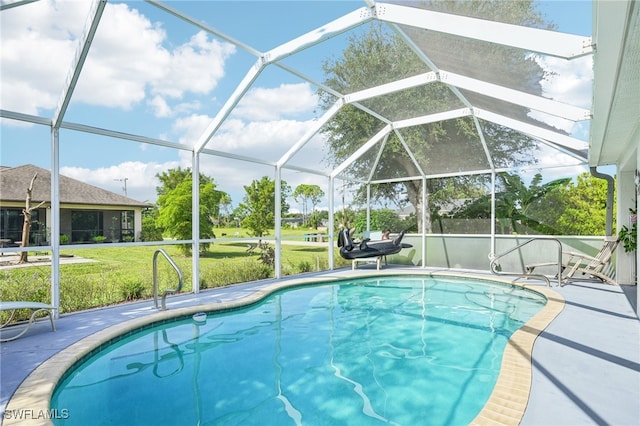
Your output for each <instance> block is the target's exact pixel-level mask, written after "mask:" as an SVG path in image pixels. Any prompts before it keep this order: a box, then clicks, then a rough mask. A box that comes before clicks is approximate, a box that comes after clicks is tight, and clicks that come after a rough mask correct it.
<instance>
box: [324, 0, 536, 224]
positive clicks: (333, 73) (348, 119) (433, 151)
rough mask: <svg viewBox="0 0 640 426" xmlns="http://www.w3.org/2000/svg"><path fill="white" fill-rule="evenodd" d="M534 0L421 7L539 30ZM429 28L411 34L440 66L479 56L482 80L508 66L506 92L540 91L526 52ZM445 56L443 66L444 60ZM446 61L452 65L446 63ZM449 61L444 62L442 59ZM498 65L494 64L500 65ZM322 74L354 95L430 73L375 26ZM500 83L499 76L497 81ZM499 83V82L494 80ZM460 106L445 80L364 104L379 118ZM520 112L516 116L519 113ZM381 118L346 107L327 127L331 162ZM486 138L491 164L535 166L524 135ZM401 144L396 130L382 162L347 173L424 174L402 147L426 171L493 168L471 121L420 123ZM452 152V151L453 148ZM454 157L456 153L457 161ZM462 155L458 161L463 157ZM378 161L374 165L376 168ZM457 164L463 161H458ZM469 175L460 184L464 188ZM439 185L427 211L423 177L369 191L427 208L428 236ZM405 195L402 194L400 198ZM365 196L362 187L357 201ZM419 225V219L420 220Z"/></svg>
mask: <svg viewBox="0 0 640 426" xmlns="http://www.w3.org/2000/svg"><path fill="white" fill-rule="evenodd" d="M534 5H535V4H534V2H533V1H518V2H493V1H490V0H482V1H474V2H433V1H427V2H424V4H423V6H424V7H428V8H431V9H443V10H444V9H448V10H449V11H452V12H454V13H458V14H466V15H470V16H478V17H486V16H489V15H491V16H498V20H500V21H503V22H507V23H514V24H526V25H530V26H539V27H540V26H542V25H543V20H542V18H541V15H540V14H539V13H538V12H536V11H535V9H534ZM425 33H426V32H424V31H418V30H416V31H412V30H410V29H407V34H408V35H409V36H410V37H411V38H412V41H414V42H415V44H416V46H418V47H419V48H421V49H422V50H423V51H424V52H428V55H429V56H430V58H432V59H437V60H438V61H437V63H438V62H440V63H441V62H443V61H444V60H445V59H446V57H447V55H451V52H455V54H456V56H457V57H460V58H475V59H479V58H482V63H483V64H484V65H483V68H484V69H482V70H475V71H476V72H478V73H483V77H489V78H488V81H492V80H491V76H492V75H500V76H502V75H503V73H498V72H496V71H497V67H503V66H505V65H504V64H505V62H506V63H507V65H506V66H508V67H509V68H510V69H512V70H513V71H514V72H513V73H512V74H511V75H517V76H519V80H513V81H509V82H508V87H510V88H514V89H517V90H526V91H527V92H528V93H533V94H541V92H542V90H541V86H540V81H541V79H542V78H543V77H544V75H545V74H544V71H543V70H542V68H541V67H540V66H539V65H538V64H537V63H535V61H534V60H532V58H530V57H528V56H527V55H528V54H527V52H516V51H515V50H513V49H505V48H500V47H498V46H496V45H488V44H487V43H481V42H473V41H468V40H467V41H466V42H464V43H462V42H460V41H459V38H456V37H453V36H450V35H446V34H437V33H433V32H428V37H429V38H426V37H427V35H425ZM431 46H447V48H445V49H440V50H435V51H434V49H433V48H430V47H431ZM441 59H442V61H440V60H441ZM448 62H451V60H450V59H449V61H448ZM445 63H447V62H445ZM496 64H497V65H496ZM323 70H324V72H325V81H324V83H325V84H326V85H327V86H329V87H331V88H333V89H335V90H336V91H338V92H339V93H352V92H355V91H358V90H362V89H366V88H370V87H372V86H375V85H378V84H383V83H388V82H390V81H393V80H397V79H399V78H404V77H409V76H414V75H416V74H419V73H424V72H426V71H428V68H427V67H426V66H425V64H424V62H423V61H422V60H421V59H419V58H418V57H417V55H415V54H414V52H413V51H412V50H411V49H410V48H409V47H408V46H407V45H406V44H405V43H404V42H403V41H402V40H400V38H399V37H398V36H396V35H395V34H393V33H391V32H390V31H385V29H384V28H383V27H382V26H379V25H372V27H371V29H370V31H369V32H368V33H365V34H362V35H361V36H353V37H352V38H351V39H350V44H349V46H348V47H347V48H346V49H345V51H344V52H343V55H342V57H340V58H338V59H336V60H327V61H326V62H325V63H324V64H323ZM493 79H495V77H493ZM495 83H499V82H497V81H495ZM320 97H321V102H322V106H323V107H324V108H325V109H328V108H329V107H330V106H332V105H333V103H334V99H335V98H334V97H333V95H332V94H330V93H327V92H323V91H320ZM451 105H459V100H458V99H457V98H456V95H455V94H454V93H453V92H452V91H451V90H450V89H449V88H448V87H446V86H445V85H443V84H441V83H430V84H425V85H423V86H419V87H416V88H413V89H409V90H404V91H399V92H395V93H391V94H387V95H385V96H384V97H381V98H380V99H378V98H376V99H372V100H369V101H367V103H366V106H367V107H368V108H370V109H371V110H374V111H375V112H377V113H379V114H381V115H382V116H386V117H391V118H394V117H395V118H397V117H401V118H409V117H413V116H415V115H416V112H419V111H425V114H426V112H428V111H442V110H447V109H449V108H451ZM509 108H510V111H511V115H512V116H513V115H516V116H517V117H518V118H519V119H522V120H524V121H531V119H530V118H529V117H528V116H527V113H528V111H527V110H526V109H524V108H520V109H519V108H517V107H515V106H512V105H510V106H509ZM514 111H515V113H514ZM384 124H385V123H382V122H381V121H380V120H378V119H377V118H375V117H374V116H373V115H371V114H368V113H366V112H363V111H362V110H361V109H358V108H357V107H356V106H353V105H345V106H344V107H343V108H341V110H340V112H339V113H338V114H336V115H335V116H334V117H333V118H332V119H331V121H330V122H329V123H327V125H326V126H325V128H324V129H323V132H324V134H325V136H326V137H327V143H328V147H329V155H330V158H329V161H330V162H331V163H333V164H334V165H337V164H340V163H342V162H343V161H345V160H346V159H347V158H349V157H350V156H351V155H352V154H353V153H354V152H355V151H356V150H357V149H358V148H359V147H360V146H362V144H363V143H364V142H365V141H367V140H368V139H369V138H370V137H371V136H373V135H374V134H376V133H377V132H378V131H379V130H381V129H382V127H383V125H384ZM482 126H483V132H484V134H485V140H486V143H487V145H488V148H489V151H490V152H491V156H492V160H493V163H494V164H500V165H501V166H514V165H518V164H531V163H535V161H536V158H535V156H534V150H535V147H536V144H535V141H533V140H532V139H531V138H529V137H528V136H526V135H523V134H521V133H519V132H516V131H513V130H511V129H509V128H506V127H502V126H499V125H494V124H492V123H488V122H482ZM401 133H402V138H403V141H401V140H400V139H399V138H398V135H397V133H395V132H393V133H391V134H390V135H389V138H388V139H387V140H386V146H385V151H384V153H383V155H382V156H381V157H380V159H379V160H378V157H377V155H376V153H375V152H373V151H372V152H371V153H370V154H367V155H363V156H362V157H361V158H360V159H359V160H358V161H357V162H356V163H354V164H353V165H352V166H351V167H350V168H349V169H348V172H349V173H350V175H351V176H352V177H353V178H355V180H356V181H360V182H362V181H367V180H369V176H371V173H372V169H374V167H375V173H376V175H377V176H381V177H384V178H385V179H393V178H400V177H408V176H421V170H420V169H418V167H417V166H416V164H415V162H414V161H413V159H412V158H410V157H409V155H407V154H406V152H405V149H404V144H406V145H407V146H408V147H409V148H410V149H411V150H412V152H413V154H414V157H415V159H416V160H417V162H418V163H419V164H420V165H421V168H422V170H430V169H433V168H434V166H436V165H437V166H438V167H441V168H443V169H445V170H446V171H447V172H452V173H455V172H457V171H459V170H460V169H462V168H464V169H465V170H472V169H488V168H489V167H490V165H489V161H488V159H487V155H486V153H485V152H484V150H483V148H482V144H481V143H480V138H479V135H478V134H477V131H476V127H475V123H474V121H473V120H472V119H471V118H469V117H465V118H459V119H453V120H448V121H441V122H437V123H432V124H428V125H422V126H414V127H410V128H406V129H402V131H401ZM451 147H455V152H452V148H451ZM456 155H457V156H456ZM458 157H460V158H458ZM376 162H377V163H376ZM456 162H459V163H458V164H457V163H456ZM468 180H469V178H462V179H460V180H459V182H458V183H459V184H460V185H464V184H465V183H466V182H467V181H468ZM437 185H438V181H437V180H429V181H427V188H426V192H427V205H426V206H422V199H423V198H422V180H421V179H418V180H414V181H403V182H402V183H399V184H396V185H375V186H373V191H372V193H373V194H375V195H374V196H373V197H374V199H382V198H386V199H390V200H397V201H400V202H401V201H402V200H398V198H399V197H406V199H407V200H408V202H410V203H411V204H412V205H413V206H414V207H415V209H416V211H417V212H421V211H424V212H425V213H424V214H425V218H426V219H425V220H426V228H427V232H431V218H430V213H431V209H430V208H429V205H428V204H429V198H430V196H432V195H433V194H436V193H437V191H438V190H439V189H440V188H439V187H438V186H437ZM400 194H403V195H400ZM362 196H363V191H362V187H361V188H360V197H362ZM418 227H419V228H420V227H421V222H419V223H418Z"/></svg>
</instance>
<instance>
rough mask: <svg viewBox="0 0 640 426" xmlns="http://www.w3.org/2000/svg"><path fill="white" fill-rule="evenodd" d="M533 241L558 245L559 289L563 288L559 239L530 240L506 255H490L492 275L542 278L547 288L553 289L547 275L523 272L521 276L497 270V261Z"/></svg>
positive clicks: (505, 253) (506, 252)
mask: <svg viewBox="0 0 640 426" xmlns="http://www.w3.org/2000/svg"><path fill="white" fill-rule="evenodd" d="M533 241H553V242H555V243H557V244H558V275H557V276H556V277H557V278H558V287H561V286H562V243H561V242H560V240H558V239H557V238H530V239H528V240H527V241H525V242H523V243H521V244H518V245H517V246H515V247H512V248H510V249H509V250H507V251H505V252H504V253H500V254H498V255H495V254H493V253H490V254H489V259H490V262H489V269H491V273H493V274H495V275H515V276H518V277H522V278H540V279H543V280H544V281H545V282H546V283H547V287H551V282H550V280H549V277H547V276H546V275H542V274H528V273H526V272H524V271H523V272H522V273H521V274H519V273H509V272H502V271H501V270H497V269H496V261H497V260H498V259H500V258H501V257H504V256H506V255H508V254H509V253H511V252H513V251H516V250H518V249H519V248H520V247H522V246H524V245H527V244H529V243H531V242H533Z"/></svg>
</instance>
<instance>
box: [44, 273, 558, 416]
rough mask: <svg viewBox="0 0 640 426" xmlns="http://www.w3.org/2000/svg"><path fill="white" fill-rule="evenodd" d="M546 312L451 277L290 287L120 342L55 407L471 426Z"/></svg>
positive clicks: (70, 378)
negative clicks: (515, 339) (511, 348)
mask: <svg viewBox="0 0 640 426" xmlns="http://www.w3.org/2000/svg"><path fill="white" fill-rule="evenodd" d="M545 303H546V300H545V298H544V297H543V296H542V295H540V294H538V293H535V292H532V291H528V290H523V289H521V288H517V287H512V286H507V285H502V284H497V283H496V284H494V283H489V282H473V281H470V280H463V279H455V278H434V277H420V276H411V277H382V278H363V279H358V280H350V281H340V282H337V283H334V284H326V285H313V286H304V287H294V288H290V289H287V290H282V291H279V292H276V293H274V294H272V295H270V296H269V297H267V298H265V299H264V300H263V301H261V302H260V303H258V304H254V305H252V306H249V307H245V308H242V309H239V310H233V311H227V312H222V313H210V314H208V316H207V318H206V319H205V320H204V321H201V322H200V321H196V320H194V319H193V318H192V317H189V318H184V319H180V320H177V321H174V322H169V323H165V324H162V325H158V326H155V327H152V328H147V329H145V330H141V331H139V332H137V333H135V334H133V335H130V336H128V337H126V338H123V339H119V340H118V341H116V342H113V343H112V344H110V345H108V346H107V347H106V348H104V349H103V350H101V351H99V352H97V353H96V354H94V355H92V356H91V357H89V358H87V359H86V360H83V361H82V362H81V363H79V364H78V365H77V366H76V367H74V369H73V370H72V371H70V372H69V374H67V375H66V377H65V379H64V380H63V381H61V382H60V383H59V385H58V387H57V389H56V391H55V393H54V395H53V398H52V401H51V408H52V409H55V408H57V409H59V410H62V409H66V410H67V412H68V417H67V418H65V419H58V420H56V424H64V425H72V424H73V425H76V424H77V425H87V424H91V425H98V424H117V425H125V424H126V425H136V424H149V425H160V424H162V425H167V424H175V425H195V424H216V425H218V424H219V425H251V424H254V425H269V424H272V425H296V424H304V425H376V424H383V423H390V424H397V425H416V424H429V425H464V424H468V423H469V422H470V421H471V420H473V418H474V417H475V416H476V415H477V413H478V412H479V411H480V410H481V409H482V407H483V406H484V404H485V402H486V400H487V398H488V397H489V395H490V394H491V391H492V389H493V387H494V384H495V382H496V378H497V376H498V373H499V369H500V363H501V359H502V353H503V351H504V347H505V344H506V342H507V340H508V339H509V337H510V336H511V334H512V333H513V332H514V331H515V330H517V329H518V328H519V327H520V326H521V325H522V324H523V323H524V322H526V321H527V320H528V319H529V318H530V317H531V316H533V315H534V314H535V313H536V312H538V311H539V310H540V309H541V308H542V307H543V306H544V304H545Z"/></svg>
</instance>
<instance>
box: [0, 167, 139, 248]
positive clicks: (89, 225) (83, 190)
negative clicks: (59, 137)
mask: <svg viewBox="0 0 640 426" xmlns="http://www.w3.org/2000/svg"><path fill="white" fill-rule="evenodd" d="M36 173H37V178H36V179H35V181H34V183H33V190H32V194H31V206H32V207H35V206H37V205H38V204H40V203H41V202H43V201H44V203H43V204H42V206H40V207H39V208H37V209H34V210H33V211H32V212H31V233H30V236H29V244H30V245H35V246H37V245H49V244H50V243H51V242H50V241H51V240H50V238H49V237H50V235H49V234H50V231H49V229H50V227H51V223H52V217H51V172H50V171H49V170H46V169H43V168H40V167H36V166H34V165H31V164H27V165H23V166H18V167H0V240H2V241H3V243H4V245H5V246H7V245H13V244H17V243H19V242H20V241H21V240H22V225H23V222H24V221H23V215H22V211H23V209H24V208H25V200H26V196H27V189H28V187H29V183H30V182H31V179H33V177H34V176H35V175H36ZM59 188H60V189H59V190H60V235H61V237H60V238H61V243H64V242H65V241H68V242H69V243H74V244H79V243H85V242H93V238H95V237H100V236H103V237H105V238H106V241H113V242H119V241H134V240H136V239H137V236H138V235H139V234H140V231H141V230H142V210H143V209H145V208H148V207H151V206H150V205H149V204H147V203H142V202H140V201H136V200H133V199H131V198H128V197H125V196H122V195H120V194H116V193H113V192H111V191H107V190H105V189H101V188H98V187H95V186H93V185H89V184H87V183H84V182H80V181H78V180H75V179H71V178H69V177H66V176H62V175H60V179H59ZM63 235H64V237H63Z"/></svg>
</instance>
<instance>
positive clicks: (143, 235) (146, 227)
mask: <svg viewBox="0 0 640 426" xmlns="http://www.w3.org/2000/svg"><path fill="white" fill-rule="evenodd" d="M157 219H158V206H154V207H153V208H150V209H144V210H142V231H140V241H162V229H160V228H159V227H158V225H157Z"/></svg>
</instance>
